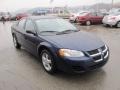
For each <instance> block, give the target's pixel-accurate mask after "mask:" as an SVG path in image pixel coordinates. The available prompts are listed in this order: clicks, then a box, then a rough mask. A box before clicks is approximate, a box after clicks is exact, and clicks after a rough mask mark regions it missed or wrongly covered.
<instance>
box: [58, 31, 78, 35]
mask: <svg viewBox="0 0 120 90" xmlns="http://www.w3.org/2000/svg"><path fill="white" fill-rule="evenodd" d="M78 31H79V30H64V31H62V32H59V33H57V35H60V34H68V33H70V32H78Z"/></svg>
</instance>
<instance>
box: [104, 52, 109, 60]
mask: <svg viewBox="0 0 120 90" xmlns="http://www.w3.org/2000/svg"><path fill="white" fill-rule="evenodd" d="M108 55H109V53H108V51H107V54H106V55H105V56H104V59H106V58H107V57H108Z"/></svg>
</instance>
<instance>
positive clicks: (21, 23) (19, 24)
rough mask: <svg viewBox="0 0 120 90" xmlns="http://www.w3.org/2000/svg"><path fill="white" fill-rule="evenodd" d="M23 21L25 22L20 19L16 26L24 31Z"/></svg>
mask: <svg viewBox="0 0 120 90" xmlns="http://www.w3.org/2000/svg"><path fill="white" fill-rule="evenodd" d="M25 21H26V20H25V19H22V20H20V21H19V23H18V26H19V27H20V28H21V29H24V25H25Z"/></svg>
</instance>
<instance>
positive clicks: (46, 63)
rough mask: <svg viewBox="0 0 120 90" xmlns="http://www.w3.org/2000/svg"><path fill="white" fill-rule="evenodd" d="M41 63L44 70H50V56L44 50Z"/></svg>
mask: <svg viewBox="0 0 120 90" xmlns="http://www.w3.org/2000/svg"><path fill="white" fill-rule="evenodd" d="M42 63H43V66H44V68H45V70H46V71H51V69H52V60H51V57H50V56H49V55H48V53H46V52H44V53H43V54H42Z"/></svg>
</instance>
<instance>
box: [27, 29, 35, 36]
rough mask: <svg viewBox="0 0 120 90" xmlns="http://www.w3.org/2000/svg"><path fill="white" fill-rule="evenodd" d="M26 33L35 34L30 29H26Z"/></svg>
mask: <svg viewBox="0 0 120 90" xmlns="http://www.w3.org/2000/svg"><path fill="white" fill-rule="evenodd" d="M26 33H29V34H33V35H36V33H35V32H33V31H31V30H26Z"/></svg>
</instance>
